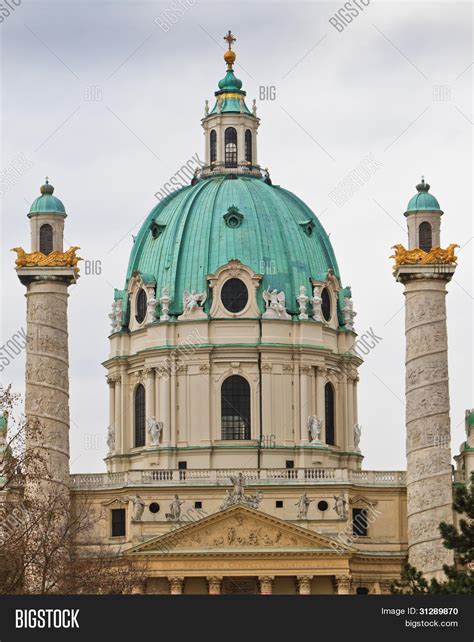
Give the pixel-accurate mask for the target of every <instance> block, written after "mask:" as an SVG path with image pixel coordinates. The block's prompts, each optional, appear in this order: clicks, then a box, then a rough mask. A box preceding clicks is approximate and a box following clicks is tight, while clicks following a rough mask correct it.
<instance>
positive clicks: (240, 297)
mask: <svg viewBox="0 0 474 642" xmlns="http://www.w3.org/2000/svg"><path fill="white" fill-rule="evenodd" d="M221 300H222V304H223V306H224V307H225V309H226V310H228V311H229V312H241V311H242V310H243V309H244V308H245V306H246V305H247V301H248V300H249V293H248V290H247V287H246V285H245V283H244V282H243V281H241V280H240V279H229V280H228V281H226V282H225V283H224V285H223V286H222V290H221Z"/></svg>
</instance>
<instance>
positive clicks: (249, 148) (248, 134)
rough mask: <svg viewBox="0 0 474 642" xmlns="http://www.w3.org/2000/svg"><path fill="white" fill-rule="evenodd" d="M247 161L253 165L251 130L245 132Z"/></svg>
mask: <svg viewBox="0 0 474 642" xmlns="http://www.w3.org/2000/svg"><path fill="white" fill-rule="evenodd" d="M245 160H246V161H247V162H248V163H250V164H252V132H251V131H250V129H247V131H246V132H245Z"/></svg>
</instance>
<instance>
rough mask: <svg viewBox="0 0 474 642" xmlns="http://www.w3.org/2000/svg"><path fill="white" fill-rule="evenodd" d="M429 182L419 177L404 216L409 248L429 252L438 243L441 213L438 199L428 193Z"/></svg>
mask: <svg viewBox="0 0 474 642" xmlns="http://www.w3.org/2000/svg"><path fill="white" fill-rule="evenodd" d="M430 187H431V186H430V184H429V183H427V182H426V181H425V177H424V176H422V177H421V181H420V182H419V183H418V185H417V186H416V191H417V193H416V194H415V195H414V196H412V198H411V199H410V201H409V203H408V206H407V209H406V212H405V216H406V218H407V226H408V247H409V249H415V248H420V249H422V250H424V251H425V252H429V250H431V248H433V247H437V246H439V244H440V228H441V215H442V214H443V211H442V210H441V208H440V205H439V203H438V200H437V199H436V198H435V197H434V196H433V194H430Z"/></svg>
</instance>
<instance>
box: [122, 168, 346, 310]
mask: <svg viewBox="0 0 474 642" xmlns="http://www.w3.org/2000/svg"><path fill="white" fill-rule="evenodd" d="M232 209H234V210H235V209H236V210H238V212H239V213H240V215H242V218H240V217H239V216H238V217H237V219H239V220H238V222H237V224H236V221H235V219H234V220H233V221H231V220H230V218H229V217H231V215H232ZM229 210H231V212H230V214H229V215H228V216H227V217H225V218H224V215H226V213H228V212H229ZM153 228H154V229H153ZM157 230H158V233H157ZM153 232H154V233H153ZM231 259H238V260H240V261H241V262H242V263H243V264H245V265H248V266H249V267H250V268H251V269H252V270H254V272H256V273H258V274H263V279H262V283H261V284H260V287H259V294H258V301H259V305H260V307H261V310H262V311H263V310H264V302H263V299H262V297H261V292H262V291H263V290H264V289H266V288H267V287H271V288H276V289H277V290H283V291H284V292H285V295H286V306H287V309H288V310H289V311H290V312H292V313H294V314H298V305H297V302H296V297H297V296H298V293H299V288H300V286H301V285H305V286H306V288H307V290H306V291H307V293H308V294H310V293H311V281H310V279H324V278H325V277H326V275H327V272H328V270H329V269H332V270H333V271H334V273H335V275H336V276H337V277H338V278H339V269H338V266H337V262H336V257H335V255H334V252H333V249H332V246H331V243H330V241H329V238H328V235H327V234H326V232H325V231H324V228H323V227H322V225H321V223H320V222H319V220H318V219H317V218H316V216H315V215H314V214H313V212H312V211H311V210H310V208H309V207H308V206H307V205H305V203H303V201H301V200H300V199H299V198H297V197H296V196H295V195H294V194H292V193H291V192H289V191H287V190H285V189H283V188H281V187H278V186H272V185H268V184H267V183H265V182H264V180H262V179H260V178H257V177H245V176H239V175H237V176H236V177H234V178H230V177H229V176H223V175H221V176H215V177H210V178H207V179H202V180H199V181H198V182H197V183H196V184H195V185H193V186H189V187H184V188H182V189H180V190H179V191H177V192H174V193H173V194H171V195H170V196H168V197H167V198H166V199H164V200H163V201H162V202H161V203H159V204H158V205H157V206H156V207H155V208H154V209H153V210H152V211H151V212H150V214H149V215H148V217H147V219H146V220H145V222H144V223H143V225H142V227H141V229H140V231H139V233H138V235H137V237H136V239H135V243H134V246H133V249H132V253H131V256H130V261H129V265H128V270H127V283H128V280H129V279H130V277H131V276H132V274H134V273H135V272H136V271H139V272H140V273H141V274H146V275H147V276H148V278H149V277H150V275H151V276H153V277H154V279H155V280H156V286H157V298H158V297H159V296H160V293H161V289H162V288H163V287H169V293H170V296H171V297H172V299H173V302H172V304H171V307H170V314H172V315H177V314H181V312H182V294H183V291H184V290H188V291H190V290H192V289H195V290H197V291H202V290H206V288H207V276H208V275H209V274H212V273H214V272H215V271H216V270H217V269H218V268H219V267H221V266H222V265H224V264H226V263H227V262H228V261H229V260H231ZM209 303H210V302H209V299H208V301H207V302H206V309H209V307H208V306H209Z"/></svg>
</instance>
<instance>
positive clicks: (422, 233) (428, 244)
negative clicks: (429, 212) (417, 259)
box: [418, 221, 433, 252]
mask: <svg viewBox="0 0 474 642" xmlns="http://www.w3.org/2000/svg"><path fill="white" fill-rule="evenodd" d="M418 241H419V247H420V250H424V251H425V252H429V251H430V250H431V248H432V247H433V238H432V233H431V225H430V224H429V223H428V222H426V221H424V222H423V223H420V227H419V228H418Z"/></svg>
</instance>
